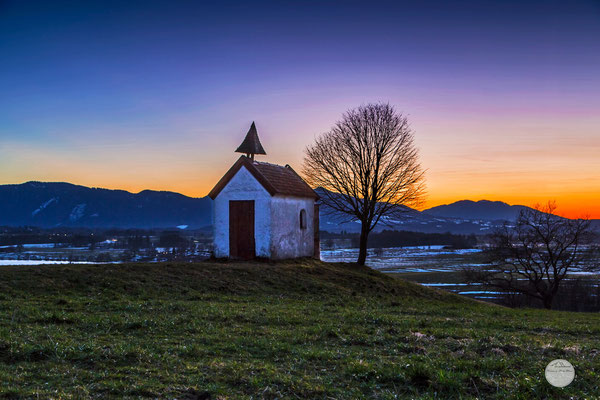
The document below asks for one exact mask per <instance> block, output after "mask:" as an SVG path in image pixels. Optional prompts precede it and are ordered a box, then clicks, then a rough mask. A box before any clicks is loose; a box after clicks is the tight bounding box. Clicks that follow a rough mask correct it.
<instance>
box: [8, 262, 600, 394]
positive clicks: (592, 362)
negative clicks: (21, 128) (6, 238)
mask: <svg viewBox="0 0 600 400" xmlns="http://www.w3.org/2000/svg"><path fill="white" fill-rule="evenodd" d="M0 307H1V308H0V398H21V397H26V398H27V397H30V398H44V399H45V398H111V397H112V398H123V397H125V398H177V399H209V398H211V399H238V398H255V399H256V398H266V399H276V398H277V399H280V398H292V399H296V398H300V399H307V398H318V399H326V398H334V399H359V398H380V399H394V398H401V399H402V398H426V399H434V398H440V399H450V398H475V397H478V398H481V399H511V398H512V399H541V398H565V399H567V398H577V399H579V398H598V397H599V396H600V315H599V314H586V313H567V312H552V311H545V310H533V309H523V310H517V309H507V308H503V307H500V306H495V305H491V304H486V303H481V302H477V301H473V300H470V299H466V298H463V297H460V296H457V295H453V294H450V293H447V292H443V291H439V290H434V289H428V288H425V287H422V286H419V285H417V284H414V283H411V282H406V281H403V280H400V279H397V278H395V277H392V276H386V275H384V274H381V273H379V272H376V271H373V270H371V269H369V268H364V267H357V266H353V265H350V264H326V263H321V262H317V261H310V260H304V261H297V262H288V263H279V264H269V263H237V264H234V263H230V264H223V263H198V264H121V265H58V266H41V267H3V268H1V269H0ZM556 358H564V359H567V360H569V361H570V362H571V363H572V364H573V365H574V366H575V369H576V373H577V377H576V379H575V381H574V382H573V383H572V384H571V385H570V386H568V387H567V388H565V389H558V388H554V387H552V386H550V385H549V384H548V383H547V382H546V380H545V379H544V368H545V366H546V364H548V362H550V361H551V360H553V359H556Z"/></svg>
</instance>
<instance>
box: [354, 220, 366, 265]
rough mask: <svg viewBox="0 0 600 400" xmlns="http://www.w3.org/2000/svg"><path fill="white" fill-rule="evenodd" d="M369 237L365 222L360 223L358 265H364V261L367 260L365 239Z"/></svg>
mask: <svg viewBox="0 0 600 400" xmlns="http://www.w3.org/2000/svg"><path fill="white" fill-rule="evenodd" d="M368 238H369V229H368V228H367V225H366V223H364V222H363V223H362V228H361V229H360V242H359V245H358V261H357V263H358V264H359V265H365V261H367V239H368Z"/></svg>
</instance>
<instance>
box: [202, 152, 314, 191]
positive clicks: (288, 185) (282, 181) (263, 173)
mask: <svg viewBox="0 0 600 400" xmlns="http://www.w3.org/2000/svg"><path fill="white" fill-rule="evenodd" d="M242 167H246V169H247V170H248V171H249V172H250V173H251V174H252V175H253V176H254V177H255V178H256V180H257V181H258V182H259V183H260V184H261V185H262V186H263V187H264V188H265V189H266V190H267V192H269V193H270V194H271V196H275V195H283V196H295V197H306V198H313V199H318V198H319V196H318V195H317V194H316V193H315V191H314V190H312V188H311V187H310V186H308V184H307V183H306V182H304V180H303V179H302V178H301V177H300V175H298V174H297V173H296V171H294V170H293V169H292V167H290V166H289V165H286V166H281V165H276V164H269V163H265V162H258V161H253V160H251V159H249V158H248V157H246V156H241V157H240V158H239V159H238V160H237V161H236V163H235V164H233V166H232V167H231V168H230V169H229V171H227V173H226V174H225V175H223V177H222V178H221V180H220V181H219V182H218V183H217V184H216V185H215V187H214V188H213V189H212V190H211V191H210V193H209V194H208V196H209V197H210V198H211V199H213V200H214V199H215V198H216V197H217V196H218V195H219V193H220V192H221V190H223V188H224V187H225V185H227V183H229V181H230V180H231V178H233V177H234V176H235V174H237V172H238V171H239V170H240V168H242Z"/></svg>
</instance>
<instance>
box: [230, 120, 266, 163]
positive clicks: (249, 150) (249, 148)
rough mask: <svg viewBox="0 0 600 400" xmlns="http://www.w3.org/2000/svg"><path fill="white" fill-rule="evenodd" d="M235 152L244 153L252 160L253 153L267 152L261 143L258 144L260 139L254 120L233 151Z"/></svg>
mask: <svg viewBox="0 0 600 400" xmlns="http://www.w3.org/2000/svg"><path fill="white" fill-rule="evenodd" d="M235 152H236V153H245V154H246V157H248V158H250V159H252V160H254V155H255V154H267V153H266V152H265V149H263V147H262V144H260V139H259V138H258V132H257V131H256V125H255V124H254V121H252V125H250V129H249V130H248V133H246V137H245V138H244V141H243V142H242V144H240V146H239V147H238V148H237V150H236V151H235Z"/></svg>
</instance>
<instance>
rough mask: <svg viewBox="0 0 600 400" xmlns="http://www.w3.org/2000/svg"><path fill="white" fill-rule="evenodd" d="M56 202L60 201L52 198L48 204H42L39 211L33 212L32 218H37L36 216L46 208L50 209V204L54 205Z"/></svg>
mask: <svg viewBox="0 0 600 400" xmlns="http://www.w3.org/2000/svg"><path fill="white" fill-rule="evenodd" d="M55 201H58V199H57V198H56V197H53V198H51V199H50V200H48V201H47V202H45V203H44V204H42V205H41V206H40V207H39V208H38V209H37V210H33V212H32V213H31V216H32V217H35V215H36V214H37V213H39V212H40V211H42V210H43V209H44V208H46V207H48V206H49V205H50V204H52V203H53V202H55Z"/></svg>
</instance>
